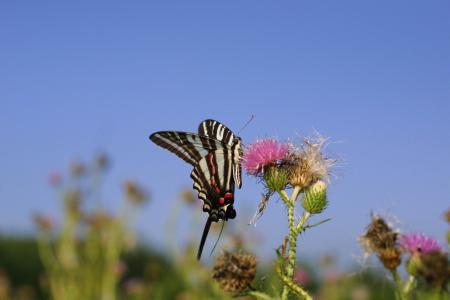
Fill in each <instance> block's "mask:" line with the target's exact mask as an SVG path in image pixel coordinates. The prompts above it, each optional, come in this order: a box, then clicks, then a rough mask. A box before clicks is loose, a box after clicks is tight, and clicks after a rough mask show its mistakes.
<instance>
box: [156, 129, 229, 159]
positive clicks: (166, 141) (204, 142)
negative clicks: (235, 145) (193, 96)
mask: <svg viewBox="0 0 450 300" xmlns="http://www.w3.org/2000/svg"><path fill="white" fill-rule="evenodd" d="M150 140H152V141H153V142H154V143H155V144H157V145H159V146H161V147H163V148H165V149H167V150H169V151H170V152H172V153H174V154H176V155H177V156H178V157H180V158H181V159H183V160H184V161H185V162H187V163H189V164H191V165H192V166H194V167H195V166H196V165H197V163H198V162H199V161H200V160H201V159H202V158H203V157H205V156H206V155H207V154H208V152H209V151H211V150H218V149H223V148H225V147H228V146H227V145H226V144H224V143H223V142H221V141H219V140H215V139H213V138H209V137H207V136H201V135H197V134H193V133H187V132H181V131H159V132H155V133H153V134H152V135H150Z"/></svg>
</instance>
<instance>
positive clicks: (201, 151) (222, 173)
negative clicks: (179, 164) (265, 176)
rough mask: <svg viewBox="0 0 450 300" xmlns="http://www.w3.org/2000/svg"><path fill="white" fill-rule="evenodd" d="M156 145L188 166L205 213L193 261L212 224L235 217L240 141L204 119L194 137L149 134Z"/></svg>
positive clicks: (175, 134)
mask: <svg viewBox="0 0 450 300" xmlns="http://www.w3.org/2000/svg"><path fill="white" fill-rule="evenodd" d="M150 140H152V141H153V142H154V143H156V144H157V145H159V146H161V147H163V148H166V149H167V150H169V151H170V152H173V153H174V154H176V155H177V156H178V157H180V158H181V159H183V160H184V161H186V162H187V163H189V164H191V165H192V166H193V167H194V169H193V170H192V172H191V178H192V180H193V181H194V185H193V188H194V189H195V190H197V192H198V198H199V199H201V200H203V211H204V212H207V213H208V214H209V216H208V219H207V221H206V224H205V228H204V230H203V234H202V238H201V241H200V246H199V248H198V253H197V259H200V257H201V254H202V250H203V246H204V244H205V241H206V237H207V235H208V232H209V228H210V226H211V223H212V222H217V221H219V220H224V221H227V220H228V219H234V218H235V217H236V211H235V209H234V208H233V203H234V187H235V185H237V186H238V188H241V185H242V182H241V156H242V148H241V139H240V138H239V137H238V136H236V135H235V134H234V133H233V132H232V131H231V130H230V129H228V128H227V127H226V126H225V125H223V124H222V123H220V122H218V121H214V120H205V121H203V122H201V123H200V125H199V127H198V134H195V133H187V132H181V131H159V132H155V133H153V134H152V135H150Z"/></svg>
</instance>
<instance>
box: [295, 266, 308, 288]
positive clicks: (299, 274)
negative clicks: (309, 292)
mask: <svg viewBox="0 0 450 300" xmlns="http://www.w3.org/2000/svg"><path fill="white" fill-rule="evenodd" d="M294 280H295V281H296V282H297V283H298V284H300V285H307V284H308V283H309V281H310V278H309V273H308V272H306V270H304V269H301V268H297V269H296V270H295V272H294Z"/></svg>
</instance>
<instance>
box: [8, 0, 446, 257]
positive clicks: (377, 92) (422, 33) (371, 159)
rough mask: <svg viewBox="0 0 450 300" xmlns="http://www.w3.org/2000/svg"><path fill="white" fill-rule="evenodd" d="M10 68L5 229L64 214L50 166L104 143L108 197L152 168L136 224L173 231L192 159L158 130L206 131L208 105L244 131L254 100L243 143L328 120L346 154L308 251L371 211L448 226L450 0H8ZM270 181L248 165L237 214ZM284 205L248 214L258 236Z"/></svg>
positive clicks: (414, 223) (341, 236) (291, 134)
mask: <svg viewBox="0 0 450 300" xmlns="http://www.w3.org/2000/svg"><path fill="white" fill-rule="evenodd" d="M0 66H1V67H0V104H1V106H0V136H1V137H2V143H1V147H0V199H1V203H2V204H3V209H2V210H1V212H0V230H2V231H6V232H11V231H21V232H23V231H29V230H31V228H32V224H31V221H30V215H31V213H32V212H33V211H43V212H47V213H49V214H53V215H56V216H58V205H57V200H56V197H55V195H54V193H53V191H52V190H51V189H50V188H49V187H48V185H47V176H48V174H49V173H50V172H52V171H54V170H64V168H65V166H66V165H67V164H69V162H70V161H72V160H73V159H82V160H87V159H89V158H90V157H91V156H92V154H93V153H96V152H98V151H106V152H107V153H109V155H110V156H111V157H112V159H113V168H112V170H111V172H110V174H109V175H108V177H107V182H106V185H105V195H106V198H107V199H105V202H106V203H107V206H108V207H113V208H114V207H117V206H118V205H119V204H118V203H119V202H120V184H121V182H122V181H123V180H124V179H127V178H134V179H136V180H138V181H139V182H141V183H143V184H144V185H145V186H146V187H148V189H149V190H151V192H152V202H151V203H150V204H149V205H148V206H146V207H145V208H144V209H143V210H142V211H141V216H140V218H139V222H138V229H139V232H140V233H141V235H142V236H143V237H145V238H146V239H148V240H149V241H152V242H153V243H155V244H157V245H158V246H159V247H162V246H163V245H162V243H161V242H159V241H160V240H161V239H162V238H163V236H164V234H165V233H164V231H163V230H161V227H162V226H163V225H164V223H165V220H166V219H167V216H168V214H169V213H170V210H171V209H172V207H173V202H174V201H175V200H174V199H175V198H176V196H177V193H178V191H179V190H180V189H181V188H182V187H183V186H188V187H189V186H191V181H190V178H189V173H190V167H189V166H188V165H186V164H185V163H184V162H182V161H181V160H179V159H178V158H176V157H175V156H173V155H171V154H169V153H168V152H166V151H164V150H162V149H160V148H157V147H156V146H155V145H153V144H151V143H150V142H149V140H148V135H149V134H150V133H151V132H153V131H157V130H164V129H173V130H184V131H195V130H196V128H197V126H198V123H199V122H200V121H202V120H203V119H206V118H214V119H217V120H219V121H222V122H223V123H225V124H226V125H228V126H229V127H230V128H231V129H233V130H235V131H237V130H239V128H241V127H242V125H243V124H244V123H245V122H246V121H247V120H248V119H249V118H250V116H251V115H254V116H255V119H254V121H253V122H252V123H251V124H250V125H249V126H248V127H247V128H246V129H245V130H244V131H243V132H242V134H241V136H242V138H243V141H244V143H250V142H252V141H254V140H255V139H256V138H258V137H267V136H268V137H276V138H280V139H287V138H294V139H297V138H298V137H299V136H301V135H311V134H313V133H314V132H315V131H318V132H320V133H321V134H323V135H325V136H327V137H329V138H330V142H331V144H330V145H329V147H328V148H327V153H328V154H329V155H332V156H336V157H338V158H339V159H340V164H339V166H338V167H337V168H336V169H335V174H336V176H335V178H333V180H332V183H331V187H330V194H329V198H330V207H329V209H328V210H327V211H326V212H325V213H324V216H326V217H332V218H333V220H332V221H331V222H330V223H328V224H325V225H322V226H320V227H318V228H316V229H314V231H311V232H308V234H307V235H306V236H305V237H303V238H302V240H301V241H300V244H299V245H300V246H301V247H303V248H302V249H303V251H304V253H305V254H306V255H313V254H314V253H325V252H333V251H336V252H337V253H339V254H341V256H343V257H344V259H346V260H348V259H351V258H350V256H351V255H352V254H358V253H359V250H358V246H357V244H356V238H357V236H358V235H359V234H360V233H361V232H362V231H363V229H364V227H365V226H366V224H367V223H368V221H369V216H370V213H371V212H372V211H375V212H381V213H387V214H389V215H392V216H394V217H395V218H397V219H398V220H399V221H400V223H401V224H400V225H401V228H402V229H403V230H405V231H415V232H416V231H418V232H424V233H426V234H430V235H432V236H435V237H437V238H439V239H440V240H441V241H443V236H444V232H445V230H446V229H447V227H446V226H447V225H446V224H445V223H444V221H443V220H442V213H443V212H444V211H445V210H446V209H448V208H449V207H450V206H449V203H450V201H449V200H450V158H449V157H450V139H449V137H450V135H449V131H450V120H449V115H450V84H449V83H450V3H449V2H448V1H426V2H425V1H376V2H368V1H285V2H280V1H222V2H211V1H164V2H163V1H159V2H149V1H133V2H125V1H124V2H115V3H111V2H107V1H105V2H95V3H94V1H85V2H83V1H77V2H71V3H67V2H66V3H63V2H57V1H54V2H32V1H29V3H26V2H17V1H14V2H13V1H9V2H5V3H2V4H0ZM260 191H261V186H260V185H258V183H257V182H256V181H255V180H254V179H253V178H249V177H245V178H244V185H243V189H242V190H241V191H239V193H238V196H237V199H236V202H237V209H238V217H239V216H242V218H244V216H243V215H245V214H247V215H248V214H251V213H252V211H253V210H254V209H255V208H256V206H257V200H258V199H259V194H260ZM242 211H245V212H246V213H243V214H242V213H241V214H240V215H239V212H242ZM284 215H285V212H284V208H283V207H282V205H281V203H279V202H277V201H271V203H270V205H269V208H268V210H267V212H266V214H265V215H264V217H263V218H262V219H261V220H260V222H259V223H258V226H257V228H256V229H255V228H253V227H245V226H243V227H242V229H241V230H244V231H246V232H247V233H248V234H249V235H252V234H253V231H254V232H255V235H256V232H257V234H260V235H262V236H263V237H264V244H263V245H262V247H261V249H262V250H261V251H262V252H264V253H271V249H273V248H275V247H277V245H278V244H279V243H280V241H281V239H282V236H283V235H284V234H285V224H284V222H285V217H284ZM244 221H245V220H243V219H241V220H240V221H238V222H242V224H244V223H245V222H244ZM201 226H202V225H200V226H199V228H198V234H199V235H200V232H201V230H202V228H201ZM181 239H182V237H181Z"/></svg>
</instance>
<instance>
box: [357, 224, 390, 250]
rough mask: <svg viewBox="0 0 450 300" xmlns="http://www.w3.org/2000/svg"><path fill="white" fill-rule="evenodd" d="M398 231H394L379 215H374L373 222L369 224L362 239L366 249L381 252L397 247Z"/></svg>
mask: <svg viewBox="0 0 450 300" xmlns="http://www.w3.org/2000/svg"><path fill="white" fill-rule="evenodd" d="M397 235H398V234H397V233H396V232H394V231H393V230H392V229H391V228H390V227H389V226H388V225H387V223H386V221H384V220H383V219H382V218H381V217H379V216H376V215H375V216H373V217H372V222H371V223H370V224H369V226H367V230H366V233H365V234H364V235H363V236H361V238H360V241H361V244H362V245H363V247H364V249H365V250H366V251H367V252H369V253H372V252H377V253H380V252H381V251H382V250H385V249H389V248H396V241H397Z"/></svg>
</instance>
